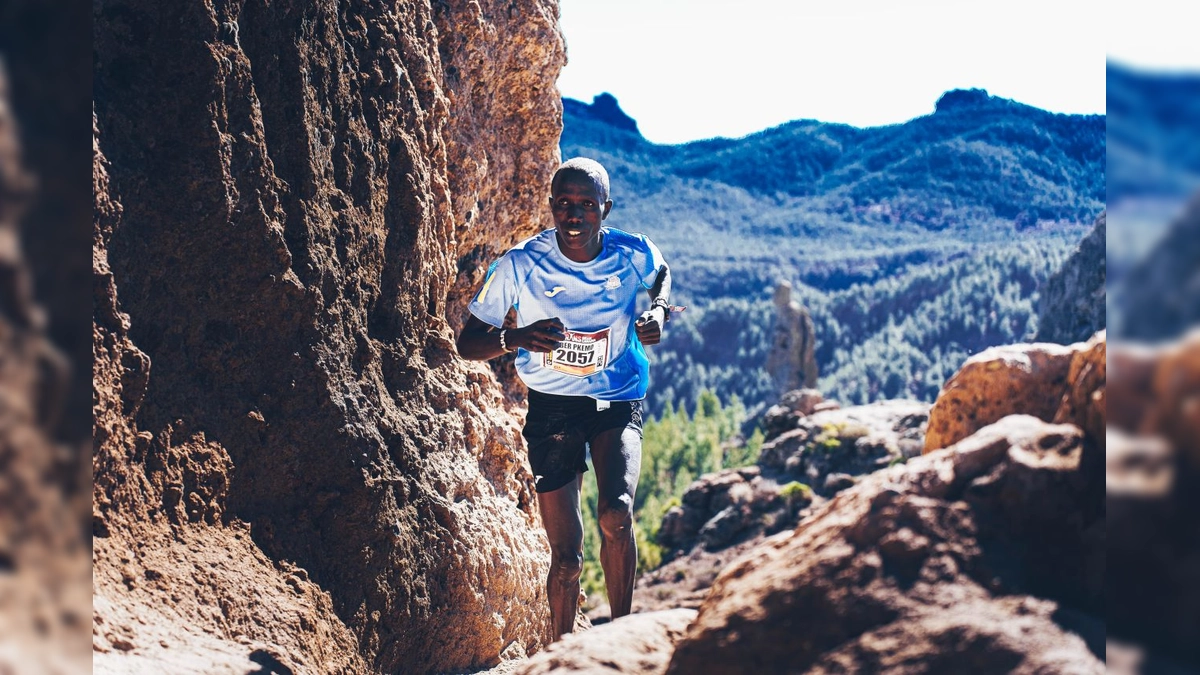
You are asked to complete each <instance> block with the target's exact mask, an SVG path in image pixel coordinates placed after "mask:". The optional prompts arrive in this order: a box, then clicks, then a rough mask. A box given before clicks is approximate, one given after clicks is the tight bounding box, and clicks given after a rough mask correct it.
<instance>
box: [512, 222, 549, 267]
mask: <svg viewBox="0 0 1200 675" xmlns="http://www.w3.org/2000/svg"><path fill="white" fill-rule="evenodd" d="M553 237H554V230H543V231H541V232H538V233H537V234H535V235H533V236H532V237H529V238H527V239H525V240H523V241H521V242H518V243H517V244H516V245H514V246H513V247H512V248H510V249H508V252H507V253H505V254H504V255H505V256H507V257H509V258H512V260H513V262H515V263H516V264H518V265H521V264H536V263H537V261H538V260H540V259H541V258H542V257H544V256H545V255H546V254H548V253H550V251H551V248H550V247H551V246H553V245H554V238H553Z"/></svg>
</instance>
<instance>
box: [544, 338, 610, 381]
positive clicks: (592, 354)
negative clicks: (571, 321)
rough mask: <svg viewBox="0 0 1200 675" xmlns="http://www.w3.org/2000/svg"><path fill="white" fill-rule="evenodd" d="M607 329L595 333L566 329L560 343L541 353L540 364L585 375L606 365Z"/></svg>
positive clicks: (563, 371)
mask: <svg viewBox="0 0 1200 675" xmlns="http://www.w3.org/2000/svg"><path fill="white" fill-rule="evenodd" d="M608 332H609V329H608V328H605V329H604V330H598V331H596V332H595V333H578V332H575V331H572V330H569V331H566V335H565V336H564V337H563V339H562V344H560V345H558V348H557V349H555V350H554V351H552V352H549V353H546V354H542V365H543V366H545V367H547V368H551V369H553V370H557V371H558V372H560V373H563V374H566V375H574V376H575V377H587V376H588V375H591V374H592V373H595V372H597V371H600V370H604V367H605V366H607V365H608Z"/></svg>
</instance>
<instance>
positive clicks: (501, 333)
mask: <svg viewBox="0 0 1200 675" xmlns="http://www.w3.org/2000/svg"><path fill="white" fill-rule="evenodd" d="M507 332H508V329H507V328H505V329H504V330H502V331H500V349H502V350H504V353H505V354H507V353H508V352H510V351H512V350H511V349H509V348H508V345H507V344H505V343H504V334H505V333H507Z"/></svg>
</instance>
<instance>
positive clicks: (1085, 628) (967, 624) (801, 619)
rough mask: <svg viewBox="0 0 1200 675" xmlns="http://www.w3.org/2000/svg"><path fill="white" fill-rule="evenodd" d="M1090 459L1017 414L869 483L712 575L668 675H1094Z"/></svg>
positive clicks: (1098, 521)
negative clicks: (887, 674) (895, 674)
mask: <svg viewBox="0 0 1200 675" xmlns="http://www.w3.org/2000/svg"><path fill="white" fill-rule="evenodd" d="M1100 452H1101V451H1100V449H1099V448H1097V447H1096V446H1094V445H1092V444H1091V443H1089V442H1088V441H1087V440H1086V439H1085V437H1084V435H1083V433H1082V432H1080V431H1079V430H1078V429H1077V428H1075V427H1072V426H1070V425H1050V424H1046V423H1045V422H1042V421H1041V420H1038V419H1036V418H1034V417H1030V416H1026V415H1018V416H1012V417H1008V418H1006V419H1004V420H1002V421H1000V422H998V423H997V424H994V425H992V426H989V427H987V428H985V429H983V430H981V431H979V432H978V433H976V434H975V435H973V436H971V437H970V438H968V439H965V440H963V441H962V442H961V443H959V444H957V445H955V446H953V447H951V448H947V449H945V450H943V451H941V452H937V453H933V454H930V455H927V456H924V457H919V458H916V459H914V460H912V461H911V462H909V463H908V464H906V465H900V466H895V467H892V468H890V469H886V470H884V471H881V472H877V473H875V474H873V475H871V476H869V477H868V478H866V479H865V480H864V481H863V482H862V483H861V484H860V485H858V486H856V487H855V488H854V489H851V490H848V491H846V492H844V493H842V494H841V495H839V496H838V497H836V498H835V499H833V500H831V501H830V502H829V503H828V504H826V505H825V506H823V507H821V508H820V509H819V510H818V512H817V513H815V514H814V515H813V516H811V517H810V518H808V519H806V520H805V521H804V522H802V523H801V525H800V526H799V527H798V528H797V529H796V530H795V531H794V532H788V533H783V534H780V535H776V536H775V537H773V538H772V539H771V540H769V543H768V544H765V545H763V546H761V547H759V548H758V549H755V550H754V551H753V552H751V553H750V554H748V555H747V556H746V557H745V558H742V559H741V560H740V561H739V562H738V563H735V564H734V565H732V566H731V567H730V568H728V569H726V570H725V571H724V572H723V573H722V574H721V576H720V577H718V579H717V581H716V584H715V585H714V586H713V590H712V592H711V593H710V595H709V597H708V599H707V600H706V601H705V603H704V605H703V606H702V607H701V609H700V614H699V616H698V617H697V619H696V621H695V622H694V623H693V624H692V625H691V627H690V628H689V629H688V633H687V636H686V637H685V638H684V640H683V641H682V642H680V643H679V645H678V647H677V648H676V651H675V653H674V655H673V656H672V659H671V665H670V667H669V669H668V672H671V673H693V672H705V673H742V672H766V673H774V672H778V673H784V672H879V671H883V670H896V671H899V670H903V671H904V672H928V673H934V672H1079V673H1089V672H1090V673H1100V672H1104V664H1103V663H1102V662H1101V661H1100V659H1099V658H1097V656H1098V655H1100V654H1102V653H1103V651H1102V650H1103V646H1104V624H1103V620H1102V619H1101V618H1100V614H1099V611H1100V609H1101V598H1102V597H1103V583H1104V566H1103V565H1104V553H1105V552H1104V542H1103V532H1104V520H1103V500H1102V497H1101V494H1102V493H1101V492H1100V491H1099V490H1097V488H1098V487H1099V488H1100V489H1102V485H1103V482H1102V481H1103V475H1102V462H1099V461H1098V460H1099V459H1100ZM1081 635H1082V636H1084V637H1081Z"/></svg>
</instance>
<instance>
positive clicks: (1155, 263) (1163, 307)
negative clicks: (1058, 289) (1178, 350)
mask: <svg viewBox="0 0 1200 675" xmlns="http://www.w3.org/2000/svg"><path fill="white" fill-rule="evenodd" d="M1198 261H1200V192H1197V193H1196V194H1194V195H1193V196H1192V198H1191V201H1190V202H1189V203H1188V204H1187V206H1186V208H1184V210H1183V213H1182V214H1180V216H1179V217H1178V218H1176V219H1175V221H1174V222H1173V223H1172V224H1171V225H1170V226H1169V227H1168V229H1167V232H1166V234H1165V235H1163V237H1162V239H1161V240H1160V241H1159V243H1158V244H1157V245H1155V247H1154V248H1153V249H1152V250H1151V251H1150V253H1149V254H1148V255H1147V256H1146V257H1145V258H1144V259H1143V260H1142V261H1141V262H1139V263H1138V264H1137V266H1135V267H1134V268H1133V269H1132V270H1131V271H1130V272H1129V274H1128V275H1126V276H1125V277H1124V278H1123V279H1122V280H1121V285H1120V287H1119V288H1118V289H1117V290H1116V291H1114V301H1115V302H1116V303H1117V304H1118V305H1119V306H1120V308H1121V312H1122V316H1121V323H1120V336H1121V337H1124V338H1129V339H1132V340H1168V339H1171V338H1175V337H1178V336H1179V335H1181V334H1183V332H1184V331H1186V330H1188V329H1189V328H1190V327H1192V326H1195V325H1196V324H1197V323H1200V266H1198V265H1197V262H1198Z"/></svg>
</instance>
